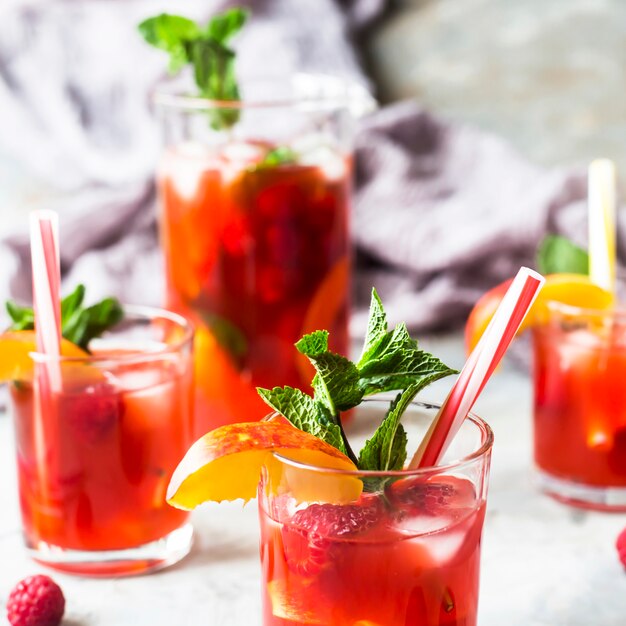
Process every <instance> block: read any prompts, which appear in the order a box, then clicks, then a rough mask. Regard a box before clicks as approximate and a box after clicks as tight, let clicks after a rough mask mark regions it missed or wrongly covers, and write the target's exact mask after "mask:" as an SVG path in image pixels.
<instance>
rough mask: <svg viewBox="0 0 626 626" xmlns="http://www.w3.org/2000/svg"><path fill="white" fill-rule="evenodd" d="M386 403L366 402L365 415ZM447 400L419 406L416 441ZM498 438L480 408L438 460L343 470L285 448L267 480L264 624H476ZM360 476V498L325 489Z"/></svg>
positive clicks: (409, 419)
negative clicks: (395, 468) (408, 466)
mask: <svg viewBox="0 0 626 626" xmlns="http://www.w3.org/2000/svg"><path fill="white" fill-rule="evenodd" d="M388 406H389V405H388V403H384V402H379V401H370V402H365V403H364V404H363V405H361V406H360V407H359V408H358V409H356V410H357V411H359V413H360V415H359V416H358V423H359V424H361V423H364V422H366V421H368V419H371V418H372V416H374V417H375V420H374V421H376V420H377V422H376V423H378V422H379V421H380V419H381V418H382V416H383V415H384V414H385V411H386V410H387V409H388ZM437 409H438V407H437V406H434V405H428V404H420V403H414V404H413V405H412V406H411V407H410V408H409V410H408V411H407V414H406V416H405V419H403V424H404V425H405V427H406V429H407V433H408V437H409V450H412V449H415V448H416V447H417V444H418V443H419V441H421V438H422V437H423V435H424V434H425V432H426V430H427V428H428V426H429V425H430V422H431V421H432V419H433V417H434V416H435V414H436V412H437ZM492 444H493V433H492V432H491V429H490V428H489V426H488V425H487V424H486V423H485V422H483V421H482V420H481V419H479V418H477V417H474V416H471V415H470V416H468V418H467V419H466V420H465V422H464V424H463V426H462V427H461V430H460V431H459V433H458V435H457V436H456V437H455V439H454V441H453V443H452V445H451V448H450V449H449V450H448V452H447V453H446V456H445V457H444V459H443V461H442V465H441V466H439V467H435V468H432V467H431V468H425V469H418V470H407V471H400V472H358V471H355V472H345V471H343V472H342V471H338V470H330V469H324V468H320V467H315V466H311V465H306V464H303V463H298V462H295V461H292V460H290V459H288V458H285V457H282V456H279V455H275V465H276V467H274V468H273V469H272V471H271V472H269V473H267V472H266V474H265V476H264V479H263V481H262V482H261V484H260V486H259V517H260V524H261V565H262V569H263V583H262V584H263V592H262V593H263V626H300V625H301V624H323V625H324V626H408V625H409V624H410V625H415V626H417V625H419V626H476V623H477V621H476V620H477V610H478V587H479V570H480V545H481V535H482V528H483V521H484V517H485V509H486V499H487V483H488V477H489V466H490V459H491V447H492ZM277 476H278V477H279V478H278V479H277V478H276V477H277ZM355 480H356V481H359V480H360V481H363V483H364V484H365V486H366V491H364V492H363V493H362V495H361V497H360V498H359V500H357V501H355V502H349V503H344V504H340V503H337V502H336V501H332V499H331V500H330V501H329V499H324V494H327V495H328V496H337V495H339V494H342V493H344V494H345V493H348V492H350V489H349V486H350V481H355ZM306 494H310V497H307V495H306Z"/></svg>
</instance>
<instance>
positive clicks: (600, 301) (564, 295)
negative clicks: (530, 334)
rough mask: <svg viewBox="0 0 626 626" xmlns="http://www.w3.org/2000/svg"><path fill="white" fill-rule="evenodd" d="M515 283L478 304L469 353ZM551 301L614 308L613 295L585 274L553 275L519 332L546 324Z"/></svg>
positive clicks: (469, 327) (468, 335)
mask: <svg viewBox="0 0 626 626" xmlns="http://www.w3.org/2000/svg"><path fill="white" fill-rule="evenodd" d="M511 281H512V279H511V280H507V281H505V282H503V283H501V284H500V285H498V286H497V287H494V288H493V289H491V290H490V291H488V292H487V293H485V294H483V295H482V296H481V297H480V299H479V300H478V302H477V303H476V304H475V305H474V308H473V309H472V311H471V312H470V314H469V317H468V318H467V323H466V325H465V345H466V347H467V350H468V352H471V351H472V350H473V349H474V347H475V346H476V344H477V343H478V340H479V339H480V337H481V336H482V334H483V332H484V331H485V329H486V328H487V325H488V324H489V322H490V320H491V318H492V317H493V314H494V313H495V311H496V309H497V308H498V305H499V304H500V301H501V300H502V298H503V296H504V294H505V293H506V290H507V289H508V287H509V285H510V284H511ZM550 301H556V302H561V303H562V304H568V305H570V306H576V307H584V308H589V309H606V308H608V307H610V306H612V305H613V294H611V293H610V292H608V291H605V290H604V289H602V287H599V286H598V285H596V284H595V283H592V282H591V280H590V279H589V277H588V276H585V275H583V274H549V275H548V276H546V282H545V285H544V286H543V288H542V289H541V291H540V292H539V295H538V296H537V299H536V300H535V302H534V304H533V306H532V307H531V309H530V311H529V312H528V314H527V315H526V319H525V320H524V322H523V323H522V325H521V327H520V329H519V331H518V332H522V331H523V330H525V329H526V328H530V327H533V326H536V325H538V324H541V323H543V322H545V321H546V319H547V312H548V308H547V307H548V305H547V303H548V302H550Z"/></svg>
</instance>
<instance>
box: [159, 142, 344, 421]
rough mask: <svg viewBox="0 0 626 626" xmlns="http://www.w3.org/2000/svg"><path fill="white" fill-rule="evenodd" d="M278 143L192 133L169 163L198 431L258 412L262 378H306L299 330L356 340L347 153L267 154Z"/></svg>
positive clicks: (172, 256)
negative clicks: (198, 139)
mask: <svg viewBox="0 0 626 626" xmlns="http://www.w3.org/2000/svg"><path fill="white" fill-rule="evenodd" d="M273 149H275V146H271V145H267V144H263V143H260V142H258V143H254V142H248V143H241V144H234V143H232V144H229V145H227V146H225V147H223V148H222V149H220V150H219V151H217V152H216V151H209V150H208V149H205V148H203V147H201V146H198V145H196V144H185V145H181V146H178V147H174V148H171V149H169V150H168V151H167V152H166V154H165V156H164V158H163V160H162V163H161V167H160V172H159V177H158V178H159V188H160V196H161V216H160V222H161V224H160V226H161V240H162V246H163V250H164V255H165V266H166V285H167V306H168V308H170V309H172V310H175V311H177V312H179V313H181V314H183V315H185V316H187V317H189V318H190V319H192V320H193V322H194V325H195V328H196V340H195V367H196V382H197V385H196V392H197V393H196V396H197V404H196V407H197V417H198V428H199V433H203V432H205V431H206V430H208V429H212V428H215V427H217V426H219V425H222V424H225V423H232V422H239V421H250V420H254V419H260V418H262V417H263V416H264V415H265V414H266V413H267V406H266V405H265V404H264V403H263V401H262V400H261V399H260V398H259V397H258V394H257V392H256V387H257V386H260V387H267V388H272V387H274V386H276V385H290V386H292V387H300V388H303V389H308V387H309V383H310V380H311V378H312V375H313V372H312V369H311V366H310V364H309V363H308V361H307V359H306V358H304V357H303V356H302V355H299V354H298V352H297V351H296V350H295V349H294V343H295V342H296V341H298V339H299V338H300V337H301V336H302V335H303V334H306V333H309V332H312V331H314V330H320V329H325V330H328V331H329V333H330V342H331V348H332V349H333V350H334V351H336V352H338V353H340V354H346V353H347V350H348V347H349V345H348V330H347V329H348V306H349V291H350V288H349V272H350V258H349V241H348V217H349V216H348V213H349V206H348V199H349V186H350V182H349V179H350V169H351V168H350V159H349V158H348V157H345V156H343V155H340V154H338V153H337V152H336V151H334V150H332V149H331V148H327V147H324V146H322V147H319V146H318V147H317V148H316V149H315V150H313V151H309V153H307V154H301V155H300V156H299V157H298V159H297V160H295V161H290V162H288V163H282V164H274V165H267V163H266V161H267V156H268V154H270V153H271V152H272V150H273Z"/></svg>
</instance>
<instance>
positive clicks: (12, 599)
mask: <svg viewBox="0 0 626 626" xmlns="http://www.w3.org/2000/svg"><path fill="white" fill-rule="evenodd" d="M64 611H65V598H64V597H63V592H62V591H61V587H59V585H57V584H56V583H55V582H54V581H53V580H52V578H50V577H49V576H43V575H41V574H40V575H37V576H29V577H28V578H24V580H21V581H20V582H19V583H17V585H15V587H14V588H13V591H11V593H10V594H9V600H8V602H7V618H8V620H9V623H10V624H11V626H58V625H59V624H60V623H61V619H62V618H63V613H64Z"/></svg>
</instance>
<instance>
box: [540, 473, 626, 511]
mask: <svg viewBox="0 0 626 626" xmlns="http://www.w3.org/2000/svg"><path fill="white" fill-rule="evenodd" d="M535 479H536V482H537V484H538V486H539V488H540V489H541V491H543V492H544V493H545V494H547V495H549V496H551V497H552V498H554V499H555V500H558V501H559V502H563V503H564V504H569V505H570V506H575V507H578V508H581V509H589V510H592V511H607V512H613V513H622V512H626V487H596V486H592V485H585V484H583V483H576V482H573V481H570V480H565V479H564V478H557V477H556V476H553V475H551V474H547V473H546V472H544V471H543V470H540V469H537V468H535Z"/></svg>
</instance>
